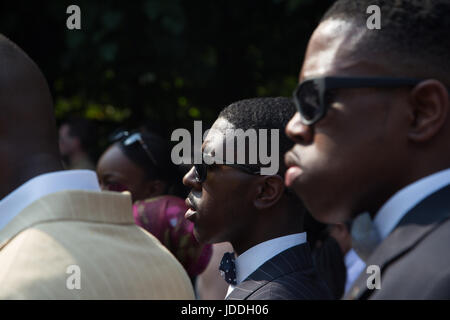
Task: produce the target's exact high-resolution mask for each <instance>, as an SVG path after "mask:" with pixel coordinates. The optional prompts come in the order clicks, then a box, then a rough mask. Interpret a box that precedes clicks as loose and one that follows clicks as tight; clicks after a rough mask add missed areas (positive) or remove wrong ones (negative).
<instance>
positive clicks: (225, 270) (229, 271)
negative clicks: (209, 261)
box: [219, 252, 236, 285]
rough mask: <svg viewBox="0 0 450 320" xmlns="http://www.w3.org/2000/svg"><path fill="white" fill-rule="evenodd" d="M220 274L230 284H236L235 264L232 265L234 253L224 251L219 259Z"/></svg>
mask: <svg viewBox="0 0 450 320" xmlns="http://www.w3.org/2000/svg"><path fill="white" fill-rule="evenodd" d="M219 270H220V275H221V276H222V277H223V278H224V280H225V281H226V282H227V283H229V284H232V285H236V266H235V265H234V253H233V252H226V253H225V254H224V255H223V258H222V261H220V266H219Z"/></svg>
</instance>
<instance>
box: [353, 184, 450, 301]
mask: <svg viewBox="0 0 450 320" xmlns="http://www.w3.org/2000/svg"><path fill="white" fill-rule="evenodd" d="M449 199H450V185H449V186H447V187H444V188H443V189H441V190H439V191H437V192H435V193H433V194H432V195H430V196H429V197H427V198H425V199H424V200H423V201H422V202H420V203H419V204H418V205H417V206H415V207H414V208H413V209H411V210H410V211H409V212H408V213H407V214H405V216H404V217H403V219H402V220H401V221H400V222H399V224H398V226H397V227H396V229H395V230H394V231H393V232H392V233H391V234H390V235H389V236H388V237H387V238H386V239H385V240H384V241H383V242H382V243H381V244H380V245H379V246H378V247H377V248H376V249H375V251H374V252H373V253H372V255H371V256H370V257H369V259H368V260H367V262H366V265H367V266H370V265H377V266H379V267H380V270H381V274H383V270H384V269H385V268H386V267H387V266H388V265H389V264H390V263H391V262H393V261H395V260H396V259H397V258H398V257H400V256H401V255H402V254H404V253H405V252H407V251H408V250H410V249H412V248H413V247H414V246H416V245H417V244H418V243H419V242H420V241H421V240H422V239H424V238H425V237H426V236H427V235H428V234H429V233H430V232H432V231H433V230H434V229H435V228H437V227H438V226H439V225H440V224H441V223H442V222H443V221H445V220H446V219H448V218H449V217H450V207H449ZM367 277H368V275H367V274H366V273H365V272H362V273H361V275H360V276H359V278H358V279H357V280H356V281H355V284H354V285H353V287H352V288H351V289H350V291H349V293H348V294H347V295H346V296H345V299H352V300H353V299H367V298H368V297H369V296H370V295H371V294H372V293H373V292H374V290H369V289H368V288H367Z"/></svg>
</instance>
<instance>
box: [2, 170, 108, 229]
mask: <svg viewBox="0 0 450 320" xmlns="http://www.w3.org/2000/svg"><path fill="white" fill-rule="evenodd" d="M64 190H86V191H100V186H99V184H98V180H97V175H96V173H95V172H94V171H91V170H67V171H56V172H50V173H44V174H41V175H39V176H36V177H34V178H32V179H30V180H28V181H27V182H25V183H24V184H23V185H21V186H20V187H18V188H17V189H15V190H14V191H13V192H11V193H10V194H8V195H7V196H6V197H4V198H3V199H1V200H0V230H1V229H2V228H3V227H4V226H6V225H7V224H8V223H9V222H10V221H11V220H12V219H13V218H14V217H15V216H17V215H18V214H19V213H20V212H21V211H22V210H23V209H25V208H26V207H27V206H29V205H30V204H31V203H33V202H34V201H36V200H38V199H39V198H42V197H44V196H46V195H48V194H51V193H55V192H59V191H64Z"/></svg>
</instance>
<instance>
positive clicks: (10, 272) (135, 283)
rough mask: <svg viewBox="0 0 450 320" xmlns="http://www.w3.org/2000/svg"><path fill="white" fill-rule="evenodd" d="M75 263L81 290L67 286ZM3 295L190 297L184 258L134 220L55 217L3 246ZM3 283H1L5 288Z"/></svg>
mask: <svg viewBox="0 0 450 320" xmlns="http://www.w3.org/2000/svg"><path fill="white" fill-rule="evenodd" d="M71 266H76V267H77V268H78V269H77V270H79V271H80V275H81V290H69V289H68V285H67V281H68V280H69V278H70V275H71V273H70V270H73V269H71ZM0 282H1V283H2V286H1V288H0V297H1V298H18V299H29V298H31V299H33V298H34V299H46V298H49V299H55V298H57V299H60V298H64V299H65V298H68V299H72V298H81V299H84V298H87V299H98V298H101V299H192V298H193V297H194V295H193V289H192V285H191V283H190V280H189V277H188V276H187V274H186V272H185V270H184V269H183V267H182V266H181V264H180V263H179V262H178V261H177V260H176V259H175V257H173V255H172V254H171V253H170V252H169V251H168V250H167V249H165V248H164V247H163V246H162V245H161V244H160V243H159V241H158V240H157V239H156V238H155V237H153V236H151V235H150V234H148V233H147V232H145V231H144V230H142V229H141V228H139V227H137V226H135V225H131V224H108V223H92V222H83V221H62V220H61V221H54V222H46V223H40V224H36V225H34V226H33V227H31V228H28V229H26V230H23V231H21V232H20V233H19V234H17V235H16V236H15V237H14V238H12V239H11V240H10V241H9V242H8V243H7V244H6V245H5V246H4V247H3V248H2V249H1V250H0ZM2 288H3V289H2Z"/></svg>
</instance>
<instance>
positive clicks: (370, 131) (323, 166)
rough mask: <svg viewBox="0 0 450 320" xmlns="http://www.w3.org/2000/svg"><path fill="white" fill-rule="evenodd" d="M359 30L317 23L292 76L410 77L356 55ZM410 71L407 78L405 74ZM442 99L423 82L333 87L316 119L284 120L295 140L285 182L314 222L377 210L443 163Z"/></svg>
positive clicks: (441, 92)
mask: <svg viewBox="0 0 450 320" xmlns="http://www.w3.org/2000/svg"><path fill="white" fill-rule="evenodd" d="M365 32H368V30H367V29H366V28H361V27H359V26H356V25H354V24H353V22H348V21H342V20H338V19H330V20H326V21H324V22H322V23H321V24H320V25H319V26H318V27H317V29H316V30H315V32H314V34H313V35H312V37H311V39H310V42H309V44H308V48H307V52H306V56H305V60H304V64H303V67H302V70H301V72H300V78H299V81H300V82H301V81H303V80H304V79H308V78H312V77H321V76H326V75H329V76H331V75H334V76H397V77H402V76H405V74H406V75H407V76H411V75H410V74H409V73H408V74H407V73H406V71H405V74H398V72H395V71H394V70H396V68H397V66H391V65H390V63H392V62H390V60H389V59H386V57H385V56H384V57H379V56H370V57H369V56H367V54H366V55H361V54H358V48H359V46H363V45H364V33H365ZM412 76H413V75H412ZM449 107H450V106H449V97H448V93H447V89H446V87H445V85H444V84H443V83H442V82H440V81H437V80H433V79H429V80H425V81H423V82H421V83H420V84H418V85H417V86H416V87H414V88H412V89H411V88H404V87H403V88H396V89H379V88H364V89H341V90H338V91H337V94H336V97H335V100H334V102H333V103H332V105H331V108H330V110H329V111H328V113H327V115H326V116H325V118H324V119H322V120H320V121H319V122H318V123H316V124H315V125H313V126H306V125H304V124H302V123H301V122H300V115H299V113H296V114H295V116H294V117H293V118H292V119H291V121H290V122H289V123H288V125H287V128H286V133H287V135H288V136H289V137H290V138H291V139H292V140H293V141H294V142H295V143H296V145H295V146H294V148H293V149H292V150H291V151H290V152H288V153H287V154H286V157H285V160H286V161H285V162H286V164H287V165H288V166H289V167H290V169H289V170H288V172H287V174H286V181H287V184H288V185H289V186H291V187H292V188H293V189H294V190H295V192H296V193H297V194H298V195H299V196H301V197H302V199H303V201H304V202H305V205H306V206H307V208H308V209H309V210H310V211H311V213H312V215H313V216H314V217H315V218H316V219H317V220H319V221H322V222H325V223H339V222H344V221H346V220H348V219H350V218H352V217H354V216H355V215H356V214H359V213H361V212H364V211H368V212H370V213H371V214H372V216H374V215H375V213H376V212H377V211H378V210H379V208H380V207H381V206H382V205H383V204H384V203H385V202H386V201H387V200H388V199H389V198H390V197H391V196H392V195H393V194H394V193H395V192H396V191H398V190H400V189H401V188H403V187H405V186H406V185H408V184H410V183H412V182H414V181H416V180H418V179H420V178H422V177H425V176H427V175H430V174H432V173H434V172H437V171H440V170H443V169H446V168H448V167H449V165H450V149H449V148H448V141H449V139H450V123H449V122H450V117H449V114H448V113H449Z"/></svg>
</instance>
